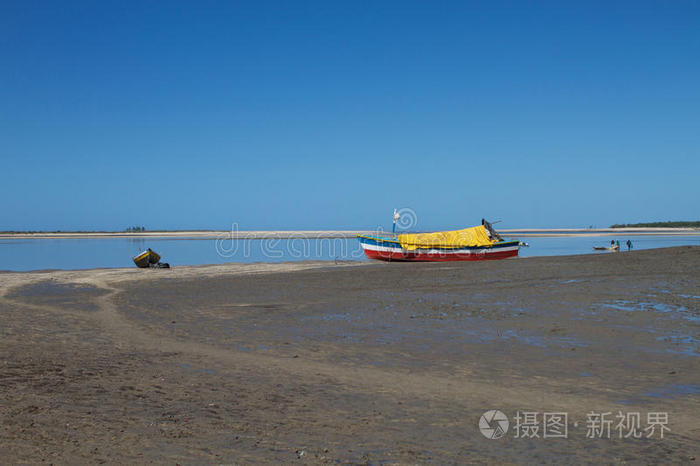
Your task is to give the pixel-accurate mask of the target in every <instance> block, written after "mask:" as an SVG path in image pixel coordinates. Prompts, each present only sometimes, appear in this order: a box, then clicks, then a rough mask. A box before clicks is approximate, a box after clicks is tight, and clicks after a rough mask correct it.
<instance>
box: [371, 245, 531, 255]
mask: <svg viewBox="0 0 700 466" xmlns="http://www.w3.org/2000/svg"><path fill="white" fill-rule="evenodd" d="M360 244H361V245H362V249H365V250H370V251H381V252H396V253H409V254H410V253H419V254H441V255H447V254H494V253H497V252H506V251H517V250H518V248H519V247H520V246H518V245H515V246H509V247H506V248H496V249H450V250H444V249H416V250H413V251H407V250H405V249H403V248H400V247H399V248H392V247H387V246H378V245H376V244H366V243H360Z"/></svg>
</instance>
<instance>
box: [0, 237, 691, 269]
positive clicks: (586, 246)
mask: <svg viewBox="0 0 700 466" xmlns="http://www.w3.org/2000/svg"><path fill="white" fill-rule="evenodd" d="M613 239H614V240H619V241H620V244H621V245H622V246H623V247H622V249H623V250H624V249H626V247H625V246H624V245H625V242H626V241H627V240H628V239H630V240H632V243H633V250H638V249H651V248H662V247H670V246H682V245H700V236H636V237H635V236H632V237H626V236H619V237H618V236H616V237H612V236H595V237H545V238H537V237H531V238H527V239H526V241H527V242H528V243H529V245H530V246H529V247H524V248H521V249H520V256H521V257H532V256H556V255H568V254H594V253H595V254H624V252H598V251H595V252H594V251H593V246H602V245H606V244H610V241H611V240H613ZM146 248H151V249H153V250H154V251H157V252H158V253H159V254H160V255H161V256H162V258H163V259H162V260H163V261H165V262H168V263H170V264H171V265H173V266H178V265H201V264H221V263H225V262H282V261H298V260H366V259H365V256H364V253H363V252H362V249H361V248H360V245H359V243H358V242H357V240H356V239H355V238H335V239H330V238H321V239H301V238H296V239H265V240H260V239H258V240H234V241H231V240H228V239H227V240H216V239H186V238H167V239H166V238H160V239H151V238H89V239H85V238H81V239H4V240H0V270H17V271H26V270H40V269H88V268H95V267H133V266H134V264H133V262H132V261H131V258H132V257H133V256H135V255H136V254H138V253H139V252H141V251H143V250H144V249H146Z"/></svg>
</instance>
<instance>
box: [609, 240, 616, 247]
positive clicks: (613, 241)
mask: <svg viewBox="0 0 700 466" xmlns="http://www.w3.org/2000/svg"><path fill="white" fill-rule="evenodd" d="M610 247H611V248H614V247H615V240H614V239H611V240H610Z"/></svg>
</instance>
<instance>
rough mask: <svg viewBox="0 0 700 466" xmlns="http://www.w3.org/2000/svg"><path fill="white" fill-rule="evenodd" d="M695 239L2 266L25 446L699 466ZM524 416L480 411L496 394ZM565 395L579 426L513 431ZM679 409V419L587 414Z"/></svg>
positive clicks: (60, 453)
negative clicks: (600, 246) (499, 429)
mask: <svg viewBox="0 0 700 466" xmlns="http://www.w3.org/2000/svg"><path fill="white" fill-rule="evenodd" d="M699 271H700V247H689V246H688V247H677V248H668V249H658V250H646V251H633V252H631V253H616V254H602V255H584V256H567V257H538V258H529V259H513V260H504V261H493V262H473V263H452V264H446V263H442V264H441V263H428V264H415V263H339V264H333V263H292V264H231V265H218V266H203V267H180V268H175V269H172V270H138V269H116V270H115V269H103V270H88V271H65V272H60V271H57V272H31V273H2V274H0V316H1V322H2V326H1V327H0V355H2V360H1V361H0V400H1V402H0V457H2V458H3V459H4V461H6V462H11V463H23V462H26V463H39V462H42V461H43V462H50V463H64V464H65V463H86V462H88V463H102V462H106V463H132V462H138V463H142V462H149V461H153V462H157V463H171V464H172V463H181V464H183V463H184V464H191V463H205V464H211V463H239V464H243V463H265V462H271V463H280V462H283V463H289V462H300V463H312V464H316V463H336V462H340V463H371V464H383V463H389V464H394V463H398V464H414V463H438V464H444V463H533V462H558V463H563V462H566V463H574V462H575V463H581V462H601V461H603V462H606V463H621V462H632V463H662V462H663V463H669V462H675V463H687V462H689V461H692V460H691V458H695V457H697V455H698V454H699V453H700V422H699V421H698V419H700V375H699V374H700V349H699V346H698V345H699V343H700V312H699V311H698V299H700V296H698V295H699V294H700V291H699V290H700V272H699ZM491 409H498V410H501V411H503V412H504V413H505V414H506V415H507V416H508V418H509V419H510V421H511V425H510V430H509V431H508V432H507V433H506V435H505V436H504V437H502V438H500V439H496V440H493V439H487V438H486V437H484V436H483V435H482V434H481V432H480V431H479V429H478V422H479V419H480V416H481V415H482V414H483V413H484V412H485V411H487V410H491ZM518 411H520V412H525V411H530V412H538V413H540V415H541V414H542V413H544V412H566V413H567V414H568V438H542V435H541V434H542V428H540V438H535V439H530V438H514V429H513V423H514V416H515V414H516V413H517V412H518ZM590 412H597V413H603V412H610V413H613V414H612V416H611V417H612V418H613V419H614V415H615V414H617V413H618V412H622V413H634V412H639V413H641V415H642V416H643V418H642V427H644V426H645V421H646V415H647V413H649V412H667V413H668V417H669V421H668V428H669V429H670V431H667V432H665V434H664V438H663V439H660V438H659V435H658V433H657V435H655V436H654V437H653V438H649V439H647V438H638V439H637V438H622V439H620V438H618V435H617V432H615V431H614V424H613V432H612V433H611V434H612V435H611V436H610V437H611V438H607V436H604V437H603V438H596V439H589V438H587V436H586V434H587V428H586V414H587V413H590Z"/></svg>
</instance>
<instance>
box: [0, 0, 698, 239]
mask: <svg viewBox="0 0 700 466" xmlns="http://www.w3.org/2000/svg"><path fill="white" fill-rule="evenodd" d="M698 83H700V3H699V2H684V1H679V2H671V3H668V2H652V3H647V2H619V3H615V2H551V3H546V2H503V3H501V2H483V3H471V2H443V3H437V2H407V1H401V2H288V1H283V2H266V1H261V2H246V3H243V2H177V1H168V2H134V3H131V2H124V1H120V2H116V1H115V2H108V1H105V2H84V3H81V2H45V3H43V2H29V3H27V2H11V1H0V160H1V164H2V170H0V230H8V229H22V230H25V229H63V230H70V229H108V230H111V229H117V230H121V229H123V228H125V227H127V226H129V225H145V226H146V227H148V228H151V229H157V228H169V229H184V228H221V229H225V228H228V227H230V225H231V224H232V223H234V222H235V223H238V225H239V227H240V228H241V229H274V228H279V229H303V228H308V229H317V228H320V229H324V228H327V229H333V228H348V229H354V228H373V227H375V226H377V225H384V226H389V225H390V219H391V212H392V210H393V208H395V207H396V208H402V207H409V208H411V209H413V210H414V211H416V213H417V215H418V225H417V228H418V229H438V228H453V227H454V228H457V227H460V226H468V225H471V224H476V223H478V222H479V221H480V219H481V217H486V218H489V219H493V220H497V219H501V220H502V223H501V224H499V226H502V227H557V226H561V227H582V226H589V225H596V226H607V225H610V224H611V223H616V222H636V221H655V220H680V219H685V220H698V219H700V207H699V206H700V202H698V201H700V182H699V178H700V175H699V174H700V86H699V85H698Z"/></svg>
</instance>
